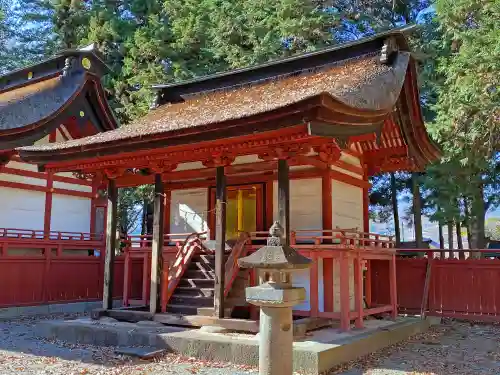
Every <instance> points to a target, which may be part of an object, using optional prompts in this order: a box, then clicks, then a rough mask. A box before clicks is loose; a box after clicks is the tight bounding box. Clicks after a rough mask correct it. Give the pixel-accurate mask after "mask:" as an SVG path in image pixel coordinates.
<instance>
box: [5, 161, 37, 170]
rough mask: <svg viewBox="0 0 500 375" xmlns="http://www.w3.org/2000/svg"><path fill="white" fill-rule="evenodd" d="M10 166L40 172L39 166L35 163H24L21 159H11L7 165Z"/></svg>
mask: <svg viewBox="0 0 500 375" xmlns="http://www.w3.org/2000/svg"><path fill="white" fill-rule="evenodd" d="M6 167H8V168H15V169H24V170H26V171H33V172H38V167H37V166H36V165H35V164H29V163H23V162H19V161H9V162H8V163H7V165H6Z"/></svg>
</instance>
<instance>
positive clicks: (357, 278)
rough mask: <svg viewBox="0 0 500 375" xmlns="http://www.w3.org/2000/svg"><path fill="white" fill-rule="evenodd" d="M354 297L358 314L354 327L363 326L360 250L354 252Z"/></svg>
mask: <svg viewBox="0 0 500 375" xmlns="http://www.w3.org/2000/svg"><path fill="white" fill-rule="evenodd" d="M354 298H355V307H356V312H357V314H358V316H357V318H356V328H363V261H362V258H361V254H360V252H357V253H356V258H355V259H354Z"/></svg>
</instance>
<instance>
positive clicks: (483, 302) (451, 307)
mask: <svg viewBox="0 0 500 375" xmlns="http://www.w3.org/2000/svg"><path fill="white" fill-rule="evenodd" d="M412 251H414V250H412ZM421 251H422V252H424V250H421ZM460 251H463V252H466V253H469V252H470V251H469V250H466V251H464V250H453V252H454V253H458V252H460ZM425 252H426V253H427V255H430V256H429V257H425V258H398V259H397V260H396V279H397V286H398V289H397V294H398V308H399V311H400V312H402V313H405V312H406V313H420V309H421V305H422V299H423V298H424V284H425V278H426V272H427V269H428V267H427V263H428V262H431V264H430V267H429V269H430V284H429V289H428V296H427V298H428V299H427V304H426V306H424V309H425V311H426V312H427V314H428V315H434V316H442V317H452V318H461V319H469V320H485V321H500V259H473V258H467V259H456V258H448V259H438V258H436V257H434V256H433V254H432V253H430V254H429V252H428V250H425ZM477 252H480V253H487V254H489V253H491V250H477ZM371 266H372V271H371V277H372V299H373V301H375V302H376V303H384V301H388V300H389V296H388V294H387V288H386V287H385V285H384V284H385V283H386V282H387V276H386V275H387V272H388V268H387V264H384V263H383V262H379V261H372V262H371Z"/></svg>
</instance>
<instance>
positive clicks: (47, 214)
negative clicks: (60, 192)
mask: <svg viewBox="0 0 500 375" xmlns="http://www.w3.org/2000/svg"><path fill="white" fill-rule="evenodd" d="M53 191H54V175H53V174H52V172H49V173H48V174H47V192H46V193H45V211H44V216H43V231H44V233H45V237H46V238H49V237H50V221H51V218H52V195H53V194H52V192H53Z"/></svg>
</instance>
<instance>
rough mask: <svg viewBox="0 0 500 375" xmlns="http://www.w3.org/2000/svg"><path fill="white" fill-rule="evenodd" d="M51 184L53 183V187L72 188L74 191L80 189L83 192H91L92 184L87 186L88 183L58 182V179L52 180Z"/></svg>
mask: <svg viewBox="0 0 500 375" xmlns="http://www.w3.org/2000/svg"><path fill="white" fill-rule="evenodd" d="M53 184H54V188H55V189H66V190H74V191H81V192H84V193H91V192H92V186H88V185H80V184H70V183H67V182H60V181H54V183H53Z"/></svg>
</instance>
